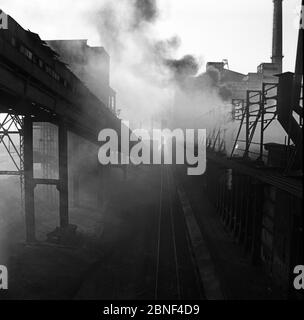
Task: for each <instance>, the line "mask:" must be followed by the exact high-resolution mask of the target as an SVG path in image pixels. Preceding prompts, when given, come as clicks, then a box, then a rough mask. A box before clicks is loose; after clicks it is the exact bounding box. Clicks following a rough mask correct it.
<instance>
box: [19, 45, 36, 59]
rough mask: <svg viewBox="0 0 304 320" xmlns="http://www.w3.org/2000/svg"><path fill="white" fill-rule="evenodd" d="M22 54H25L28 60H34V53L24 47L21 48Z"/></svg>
mask: <svg viewBox="0 0 304 320" xmlns="http://www.w3.org/2000/svg"><path fill="white" fill-rule="evenodd" d="M20 52H21V53H22V54H24V55H25V56H26V57H27V58H28V59H30V60H32V59H33V53H32V52H31V51H30V50H28V49H27V48H26V47H24V46H23V45H21V46H20Z"/></svg>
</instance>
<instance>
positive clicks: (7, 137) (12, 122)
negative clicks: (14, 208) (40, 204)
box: [0, 113, 24, 214]
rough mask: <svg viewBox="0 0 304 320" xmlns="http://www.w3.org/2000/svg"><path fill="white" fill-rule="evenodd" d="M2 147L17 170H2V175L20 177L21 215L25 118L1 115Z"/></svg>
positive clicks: (0, 173)
mask: <svg viewBox="0 0 304 320" xmlns="http://www.w3.org/2000/svg"><path fill="white" fill-rule="evenodd" d="M0 146H3V147H4V150H5V151H6V153H7V155H8V156H9V159H10V161H11V163H12V164H13V166H14V168H15V170H1V171H0V175H7V176H12V175H15V176H16V175H18V176H19V177H20V194H21V213H22V214H23V212H24V136H23V116H19V115H15V114H10V113H0Z"/></svg>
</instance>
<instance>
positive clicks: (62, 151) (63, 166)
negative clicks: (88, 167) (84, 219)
mask: <svg viewBox="0 0 304 320" xmlns="http://www.w3.org/2000/svg"><path fill="white" fill-rule="evenodd" d="M58 131H59V134H58V140H59V141H58V144H59V214H60V227H62V228H65V227H67V226H68V224H69V201H68V200H69V198H68V135H67V128H66V126H65V124H64V123H60V124H59V130H58Z"/></svg>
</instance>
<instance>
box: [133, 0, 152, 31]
mask: <svg viewBox="0 0 304 320" xmlns="http://www.w3.org/2000/svg"><path fill="white" fill-rule="evenodd" d="M134 6H135V21H134V22H135V24H134V26H135V27H138V26H139V25H140V24H141V23H142V22H154V21H155V20H156V19H157V16H158V8H157V4H156V1H155V0H135V1H134Z"/></svg>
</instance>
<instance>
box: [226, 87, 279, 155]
mask: <svg viewBox="0 0 304 320" xmlns="http://www.w3.org/2000/svg"><path fill="white" fill-rule="evenodd" d="M276 101H277V84H276V83H263V84H262V90H247V94H246V100H244V99H233V100H232V106H233V114H234V119H235V120H237V121H240V125H239V129H238V132H237V136H236V139H235V142H234V145H233V148H232V151H231V157H233V156H234V154H235V152H236V150H238V151H242V152H243V157H244V158H248V157H249V154H254V155H257V156H258V157H257V160H261V161H262V160H263V146H264V132H265V130H266V129H267V128H268V127H269V125H270V124H271V123H272V121H273V120H274V119H275V118H276V116H277V113H276V105H277V102H276ZM258 127H259V129H260V132H259V136H260V137H259V141H254V137H255V134H256V132H257V128H258ZM239 144H241V145H244V148H240V147H239ZM252 145H256V146H258V147H259V152H253V151H251V150H250V147H251V146H252Z"/></svg>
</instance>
